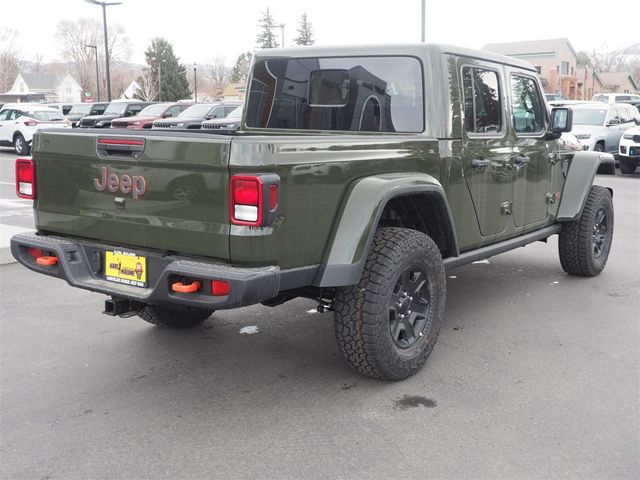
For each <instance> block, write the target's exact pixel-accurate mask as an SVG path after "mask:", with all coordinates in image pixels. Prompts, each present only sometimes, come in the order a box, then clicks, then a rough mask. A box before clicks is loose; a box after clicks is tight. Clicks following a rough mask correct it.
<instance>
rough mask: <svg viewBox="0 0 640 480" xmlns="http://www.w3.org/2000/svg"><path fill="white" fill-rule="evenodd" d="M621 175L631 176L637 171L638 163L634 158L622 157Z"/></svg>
mask: <svg viewBox="0 0 640 480" xmlns="http://www.w3.org/2000/svg"><path fill="white" fill-rule="evenodd" d="M619 165H620V173H624V174H626V175H630V174H632V173H634V172H635V171H636V167H637V166H638V161H637V160H635V159H633V158H626V157H620V164H619Z"/></svg>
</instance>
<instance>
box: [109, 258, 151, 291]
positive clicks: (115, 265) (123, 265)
mask: <svg viewBox="0 0 640 480" xmlns="http://www.w3.org/2000/svg"><path fill="white" fill-rule="evenodd" d="M105 253H106V255H105V268H104V272H105V278H106V279H107V280H110V281H112V282H117V283H122V284H125V285H133V286H135V287H146V286H147V259H146V258H145V257H143V256H140V255H136V254H135V253H129V252H123V251H121V250H113V251H107V252H105Z"/></svg>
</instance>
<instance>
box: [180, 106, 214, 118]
mask: <svg viewBox="0 0 640 480" xmlns="http://www.w3.org/2000/svg"><path fill="white" fill-rule="evenodd" d="M213 107H214V106H213V105H191V106H190V107H189V108H187V109H186V110H185V111H184V112H182V113H180V115H178V117H182V118H204V117H206V116H207V113H209V112H210V111H211V109H212V108H213Z"/></svg>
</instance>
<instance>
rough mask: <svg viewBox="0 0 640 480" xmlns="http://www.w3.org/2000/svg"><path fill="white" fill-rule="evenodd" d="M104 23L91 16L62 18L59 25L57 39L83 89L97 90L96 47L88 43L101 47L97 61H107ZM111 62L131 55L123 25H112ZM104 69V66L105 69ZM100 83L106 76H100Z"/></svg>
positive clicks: (110, 35)
mask: <svg viewBox="0 0 640 480" xmlns="http://www.w3.org/2000/svg"><path fill="white" fill-rule="evenodd" d="M102 32H103V29H102V25H101V24H100V23H99V22H97V21H95V20H92V19H89V18H80V19H78V20H61V21H60V22H59V23H58V25H57V30H56V40H57V42H58V44H59V46H60V53H61V55H62V57H63V59H65V60H67V61H70V62H72V64H73V67H72V68H73V71H72V72H70V73H71V74H72V75H73V76H74V77H75V78H76V79H77V80H78V82H79V83H80V86H81V87H82V89H83V90H85V91H89V90H93V91H95V83H96V81H95V78H94V76H95V59H94V57H93V55H94V50H93V49H90V48H87V45H96V46H97V47H98V62H99V63H102V64H104V53H103V52H104V48H103V46H104V40H103V38H104V37H103V33H102ZM108 42H109V62H110V64H113V63H114V62H117V61H125V60H127V59H128V58H129V55H130V48H129V39H128V38H127V37H126V35H125V30H124V28H123V27H122V26H121V25H112V26H110V27H109V39H108ZM102 71H104V69H102ZM100 83H101V86H103V85H104V79H102V78H101V79H100ZM102 91H104V90H102Z"/></svg>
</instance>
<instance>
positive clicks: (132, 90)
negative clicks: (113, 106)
mask: <svg viewBox="0 0 640 480" xmlns="http://www.w3.org/2000/svg"><path fill="white" fill-rule="evenodd" d="M139 89H140V85H139V84H138V82H136V81H135V80H134V81H133V82H131V83H130V84H129V86H128V87H127V88H126V89H125V91H124V92H122V95H120V98H121V99H123V100H131V99H132V98H133V96H134V95H135V94H136V92H137V91H138V90H139Z"/></svg>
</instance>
